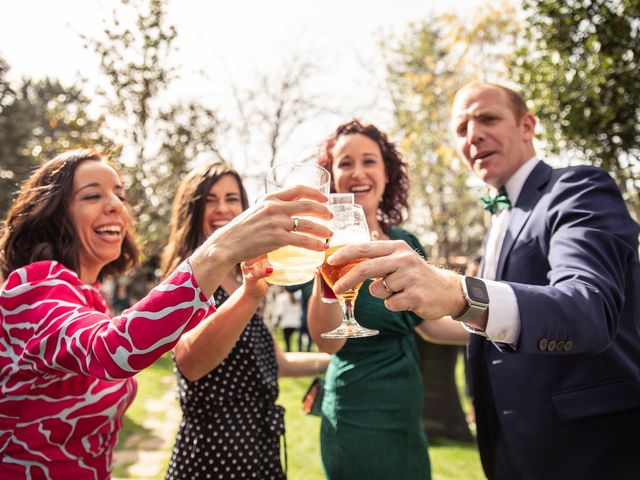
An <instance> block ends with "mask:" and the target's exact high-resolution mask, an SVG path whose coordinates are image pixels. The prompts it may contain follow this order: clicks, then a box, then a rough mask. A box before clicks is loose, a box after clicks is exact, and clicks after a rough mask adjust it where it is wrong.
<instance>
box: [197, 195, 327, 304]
mask: <svg viewBox="0 0 640 480" xmlns="http://www.w3.org/2000/svg"><path fill="white" fill-rule="evenodd" d="M326 201H327V197H326V196H325V195H324V194H323V193H322V192H320V191H319V190H317V189H315V188H312V187H306V186H303V185H298V186H296V187H292V188H288V189H285V190H279V191H277V192H274V193H271V194H269V195H266V196H265V197H263V198H262V199H260V200H259V201H258V202H257V203H256V204H255V205H254V206H253V207H251V208H250V209H248V210H246V211H244V212H243V213H241V214H240V215H238V216H237V217H236V218H234V219H233V220H232V221H231V222H229V223H228V224H227V225H225V226H224V227H222V228H220V229H218V230H216V231H215V232H214V233H213V234H212V235H211V236H210V237H209V238H207V239H206V240H205V241H204V243H203V244H202V245H201V246H200V248H198V249H197V250H196V251H195V252H194V253H193V254H192V255H191V256H190V257H189V262H190V264H191V268H192V270H193V273H194V275H195V277H196V280H197V282H198V284H199V285H200V288H201V289H202V291H203V293H204V295H205V296H207V297H208V296H211V295H212V294H213V292H214V291H215V289H216V288H217V287H218V285H220V282H222V279H224V277H225V276H226V274H227V272H228V271H229V270H230V269H231V268H233V267H234V265H237V264H239V263H241V262H243V261H245V260H247V259H252V258H256V257H259V256H261V255H265V254H267V253H269V252H272V251H274V250H277V249H278V248H281V247H284V246H286V245H293V246H295V247H302V248H308V249H310V250H316V251H324V250H326V249H327V245H326V242H325V239H326V238H328V237H330V236H331V231H330V230H329V229H328V228H327V227H326V226H325V225H323V224H322V223H318V222H314V221H313V220H310V219H309V218H308V217H311V218H314V219H315V218H317V219H318V220H320V221H327V220H329V219H331V217H332V215H331V212H330V211H329V209H327V207H326V205H324V202H326ZM299 217H307V218H299ZM294 230H295V232H294ZM300 233H303V234H304V235H300Z"/></svg>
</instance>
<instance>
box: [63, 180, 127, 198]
mask: <svg viewBox="0 0 640 480" xmlns="http://www.w3.org/2000/svg"><path fill="white" fill-rule="evenodd" d="M99 187H100V184H99V183H98V182H93V183H87V184H86V185H82V186H81V187H80V188H78V189H77V190H76V191H75V192H73V196H76V195H77V194H79V193H80V192H81V191H82V190H85V189H87V188H99ZM115 190H116V191H121V190H124V187H123V186H122V185H120V184H117V185H116V186H115Z"/></svg>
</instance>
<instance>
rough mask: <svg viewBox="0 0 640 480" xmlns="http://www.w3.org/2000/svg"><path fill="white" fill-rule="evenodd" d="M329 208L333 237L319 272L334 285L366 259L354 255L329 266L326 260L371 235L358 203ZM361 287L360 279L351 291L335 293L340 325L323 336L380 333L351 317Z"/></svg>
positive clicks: (358, 335) (360, 335)
mask: <svg viewBox="0 0 640 480" xmlns="http://www.w3.org/2000/svg"><path fill="white" fill-rule="evenodd" d="M329 210H331V213H333V219H332V220H331V221H330V222H329V228H330V229H331V230H332V231H333V236H332V237H331V238H330V239H329V249H328V250H327V251H326V252H325V261H324V263H323V264H322V266H321V267H320V273H321V274H322V278H323V279H324V280H325V281H326V282H327V283H328V284H329V286H330V287H331V288H333V285H334V284H335V283H336V282H337V281H338V279H340V278H341V277H342V276H343V275H345V274H346V273H347V272H348V271H349V270H351V269H352V268H353V267H355V266H356V265H358V263H360V262H362V261H363V260H366V258H356V259H354V260H350V261H349V262H347V263H343V264H341V265H329V264H328V263H327V261H326V259H327V258H329V257H330V256H331V255H332V254H333V253H334V252H335V251H336V250H338V249H340V248H342V247H344V246H346V245H349V244H352V243H362V242H368V241H369V240H370V236H369V228H368V227H367V219H366V217H365V215H364V211H363V210H362V207H361V206H360V205H354V204H348V203H344V204H335V205H329ZM361 286H362V282H360V283H359V284H358V285H356V286H355V287H354V288H352V289H351V290H348V291H346V292H344V293H342V294H340V295H337V297H338V302H340V306H341V307H342V325H340V326H339V327H338V328H336V329H334V330H331V331H330V332H325V333H323V334H322V335H321V336H322V338H354V337H369V336H371V335H377V334H378V333H379V332H378V330H372V329H369V328H365V327H363V326H361V325H360V324H358V322H357V321H356V318H355V316H354V313H353V308H354V305H355V302H356V298H357V297H358V291H359V290H360V287H361Z"/></svg>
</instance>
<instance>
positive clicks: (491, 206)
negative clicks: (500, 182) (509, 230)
mask: <svg viewBox="0 0 640 480" xmlns="http://www.w3.org/2000/svg"><path fill="white" fill-rule="evenodd" d="M480 200H482V203H484V209H485V210H489V211H490V212H491V215H493V214H495V213H496V212H497V211H498V210H511V202H510V201H509V196H508V195H507V190H506V189H505V188H504V187H500V190H498V193H497V194H496V196H495V197H490V196H489V195H480Z"/></svg>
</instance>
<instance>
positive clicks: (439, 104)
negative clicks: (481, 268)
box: [381, 2, 517, 263]
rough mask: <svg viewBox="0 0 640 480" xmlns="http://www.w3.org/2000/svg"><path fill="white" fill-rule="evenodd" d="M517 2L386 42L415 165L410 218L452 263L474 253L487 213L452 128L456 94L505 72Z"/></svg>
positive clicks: (393, 92)
mask: <svg viewBox="0 0 640 480" xmlns="http://www.w3.org/2000/svg"><path fill="white" fill-rule="evenodd" d="M516 29H517V22H516V21H515V12H514V10H513V8H510V7H509V5H508V4H507V3H505V2H502V3H501V4H491V5H488V6H487V8H486V10H485V11H484V14H483V15H482V16H475V17H473V20H472V21H471V22H469V21H466V19H464V18H461V17H459V16H457V15H455V14H451V13H449V14H445V15H441V16H437V17H432V18H428V19H426V20H424V21H422V22H419V23H414V24H411V25H410V26H409V28H408V31H407V32H406V33H405V34H404V36H403V37H402V38H400V39H399V40H396V41H395V43H393V42H384V43H382V45H381V46H382V51H383V55H384V57H385V62H386V65H387V85H388V89H389V94H390V98H391V101H392V105H393V111H394V117H395V120H396V125H397V129H398V134H399V136H400V138H402V139H403V140H402V145H401V147H402V151H403V153H404V155H405V158H406V159H407V160H408V161H409V163H410V165H411V180H412V185H413V190H412V192H411V193H412V209H413V211H414V212H420V214H419V216H416V215H414V216H412V218H411V221H412V224H413V225H414V226H415V229H416V231H417V233H418V234H419V235H420V236H421V237H422V238H427V236H428V235H429V236H431V238H435V241H431V242H427V243H432V244H433V249H432V252H431V255H432V256H433V257H435V258H441V259H442V262H444V263H446V262H447V261H449V258H450V257H452V256H457V255H469V254H475V252H477V251H478V250H479V249H480V243H481V241H482V237H483V236H484V231H485V227H484V218H483V215H482V210H481V209H480V207H479V204H478V201H477V197H478V195H479V192H480V187H479V185H478V184H477V183H473V180H472V179H470V176H469V174H468V171H467V169H466V168H465V167H464V165H461V163H460V161H461V160H460V159H459V158H457V156H456V154H455V150H454V149H453V147H452V145H453V139H452V138H451V134H450V130H449V113H450V105H451V102H452V100H453V95H454V94H455V92H456V91H457V90H458V89H459V88H460V87H461V86H462V85H463V84H465V83H467V82H468V81H470V80H477V79H478V77H480V78H482V79H483V80H486V81H488V80H491V79H494V78H499V77H500V76H501V75H502V74H503V71H504V70H503V68H501V65H503V62H502V59H503V58H504V56H505V55H506V54H507V53H508V52H509V48H508V47H509V45H510V44H511V42H510V39H512V38H513V36H514V35H515V34H516Z"/></svg>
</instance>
